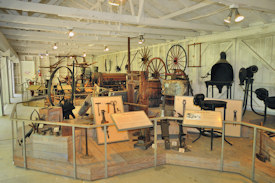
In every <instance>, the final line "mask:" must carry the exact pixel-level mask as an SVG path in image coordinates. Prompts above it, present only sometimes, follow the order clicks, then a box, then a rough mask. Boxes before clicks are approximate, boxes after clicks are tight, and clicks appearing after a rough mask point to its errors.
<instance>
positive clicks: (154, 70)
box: [146, 57, 167, 79]
mask: <svg viewBox="0 0 275 183" xmlns="http://www.w3.org/2000/svg"><path fill="white" fill-rule="evenodd" d="M146 71H147V72H148V78H149V79H166V73H167V71H166V67H165V63H164V61H163V60H162V59H161V58H158V57H155V58H152V59H151V60H150V61H149V62H148V64H147V69H146Z"/></svg>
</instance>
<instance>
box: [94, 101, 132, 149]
mask: <svg viewBox="0 0 275 183" xmlns="http://www.w3.org/2000/svg"><path fill="white" fill-rule="evenodd" d="M92 112H93V115H94V123H95V124H96V125H100V124H107V122H108V123H109V124H110V125H108V126H107V127H108V128H107V131H108V134H107V135H108V138H107V142H108V143H111V142H120V141H126V140H129V137H128V131H118V130H117V128H116V126H115V125H114V124H112V125H111V123H113V121H112V119H111V116H110V115H111V114H114V113H117V114H118V113H123V112H124V109H123V102H122V97H121V96H109V97H93V98H92ZM102 129H103V128H102V127H98V128H96V137H97V142H98V144H103V143H104V131H103V130H102Z"/></svg>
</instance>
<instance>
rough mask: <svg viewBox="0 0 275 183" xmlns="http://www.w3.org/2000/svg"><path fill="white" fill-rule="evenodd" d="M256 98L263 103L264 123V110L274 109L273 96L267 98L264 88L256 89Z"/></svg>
mask: <svg viewBox="0 0 275 183" xmlns="http://www.w3.org/2000/svg"><path fill="white" fill-rule="evenodd" d="M255 93H256V95H257V98H258V99H260V100H262V101H263V102H264V105H265V108H264V123H265V122H266V110H267V108H270V109H275V96H273V97H269V93H268V91H267V90H266V89H265V88H258V89H257V90H256V91H255Z"/></svg>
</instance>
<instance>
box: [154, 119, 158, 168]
mask: <svg viewBox="0 0 275 183" xmlns="http://www.w3.org/2000/svg"><path fill="white" fill-rule="evenodd" d="M157 140H158V139H157V120H154V165H155V167H157V148H158V145H157Z"/></svg>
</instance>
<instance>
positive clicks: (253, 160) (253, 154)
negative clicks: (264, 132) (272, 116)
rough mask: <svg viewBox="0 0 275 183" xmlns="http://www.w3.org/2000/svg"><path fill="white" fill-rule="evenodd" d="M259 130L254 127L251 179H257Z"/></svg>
mask: <svg viewBox="0 0 275 183" xmlns="http://www.w3.org/2000/svg"><path fill="white" fill-rule="evenodd" d="M256 139H257V128H255V127H254V136H253V151H252V169H251V179H252V180H253V181H254V179H255V155H256Z"/></svg>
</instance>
